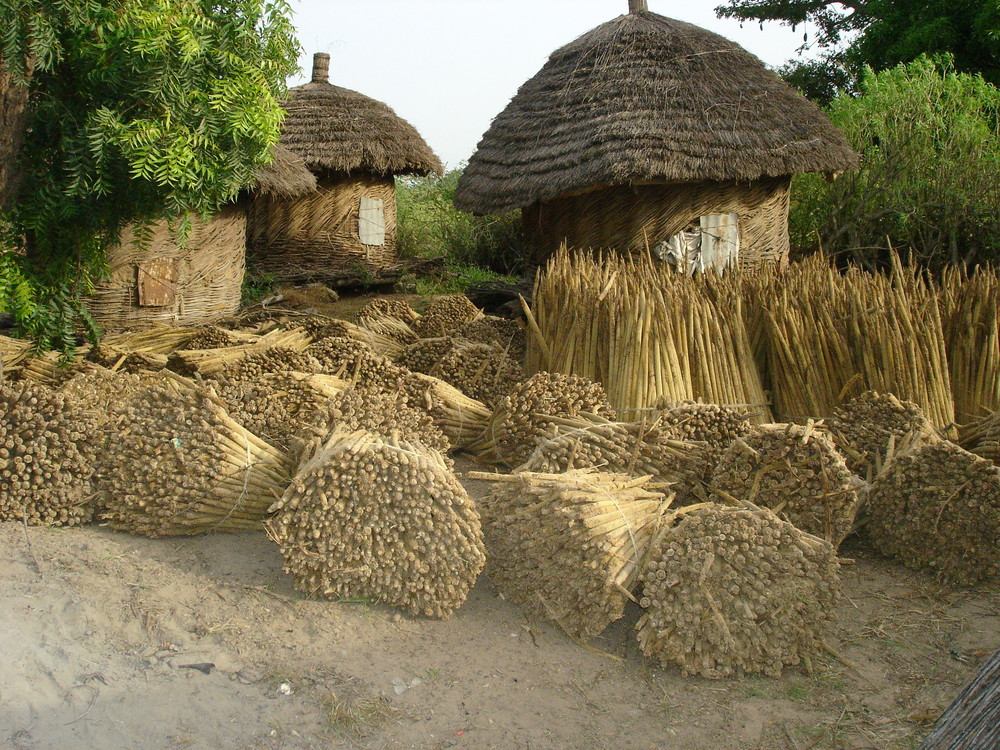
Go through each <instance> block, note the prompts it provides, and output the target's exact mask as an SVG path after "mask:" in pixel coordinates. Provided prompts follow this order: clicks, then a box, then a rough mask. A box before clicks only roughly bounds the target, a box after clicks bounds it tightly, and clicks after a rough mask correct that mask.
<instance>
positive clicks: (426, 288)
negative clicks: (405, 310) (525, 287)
mask: <svg viewBox="0 0 1000 750" xmlns="http://www.w3.org/2000/svg"><path fill="white" fill-rule="evenodd" d="M492 281H496V282H500V283H503V284H515V283H517V277H516V276H506V275H503V274H499V273H497V272H496V271H491V270H489V269H486V268H480V267H479V266H474V265H471V264H468V263H460V262H457V261H453V260H450V259H449V260H448V262H447V264H446V272H445V273H444V274H442V275H439V276H425V277H422V278H418V279H416V282H415V286H416V293H417V294H420V295H423V296H427V295H433V294H460V293H461V292H464V291H465V290H466V289H468V288H469V287H471V286H475V285H477V284H485V283H488V282H492Z"/></svg>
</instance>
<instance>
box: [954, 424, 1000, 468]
mask: <svg viewBox="0 0 1000 750" xmlns="http://www.w3.org/2000/svg"><path fill="white" fill-rule="evenodd" d="M961 446H962V447H963V448H965V449H966V450H968V451H971V452H972V453H975V454H976V455H977V456H982V457H983V458H988V459H990V460H991V461H992V462H993V463H995V464H998V465H1000V411H994V412H990V413H989V414H987V415H985V416H983V417H980V418H979V419H977V420H975V421H974V422H972V423H971V424H968V425H965V426H964V427H963V428H962V431H961Z"/></svg>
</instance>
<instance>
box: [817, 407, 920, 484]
mask: <svg viewBox="0 0 1000 750" xmlns="http://www.w3.org/2000/svg"><path fill="white" fill-rule="evenodd" d="M828 424H829V427H830V432H831V433H832V434H833V439H834V441H835V442H836V443H837V448H839V449H840V452H841V453H842V454H843V456H844V458H845V459H846V461H847V468H848V469H850V470H851V471H852V472H854V473H855V474H857V475H858V476H860V477H865V478H869V479H870V478H871V477H873V476H874V475H875V474H877V473H878V471H879V469H880V468H881V467H882V463H883V461H884V460H885V457H886V455H888V453H889V452H890V450H892V446H893V445H894V444H895V443H897V442H898V441H900V440H902V439H903V438H904V437H906V436H907V435H909V434H910V433H912V432H916V431H923V432H926V433H927V434H928V435H930V434H932V433H933V427H931V425H930V423H929V422H928V421H927V418H926V417H925V416H924V413H923V411H922V410H921V408H920V407H919V406H917V405H916V404H915V403H913V402H912V401H900V400H899V399H898V398H896V397H895V396H894V395H893V394H891V393H883V394H879V393H877V392H875V391H865V392H864V393H862V394H861V395H859V396H855V397H854V398H852V399H851V400H850V401H848V402H846V403H845V404H842V405H841V406H838V407H837V408H835V409H834V410H833V417H832V418H831V419H830V420H829V423H828Z"/></svg>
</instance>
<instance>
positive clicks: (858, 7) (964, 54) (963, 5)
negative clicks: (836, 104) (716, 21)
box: [715, 0, 1000, 90]
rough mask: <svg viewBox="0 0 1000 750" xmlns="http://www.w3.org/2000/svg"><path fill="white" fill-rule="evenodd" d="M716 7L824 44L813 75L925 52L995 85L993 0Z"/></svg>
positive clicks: (998, 27)
mask: <svg viewBox="0 0 1000 750" xmlns="http://www.w3.org/2000/svg"><path fill="white" fill-rule="evenodd" d="M715 11H716V13H717V14H718V15H720V16H723V17H728V18H735V19H737V20H740V21H753V22H758V23H761V24H762V25H763V22H765V21H777V22H779V23H781V24H782V25H785V26H791V27H792V28H793V29H797V28H798V27H799V26H801V27H803V37H802V39H803V48H806V47H808V46H810V45H811V44H815V45H817V46H818V47H819V48H820V49H822V50H824V51H825V53H824V54H823V55H822V57H821V59H820V63H821V65H820V66H819V67H818V68H814V69H813V70H812V71H811V73H812V74H813V75H814V76H815V74H817V73H820V74H821V73H824V72H825V73H828V74H834V75H836V73H835V71H836V70H838V69H840V70H846V71H848V72H849V73H850V74H851V76H852V78H853V79H854V83H858V82H860V80H861V77H862V76H863V75H864V71H865V68H866V67H870V68H872V69H873V70H875V71H879V70H885V69H888V68H891V67H893V66H895V65H897V64H899V63H905V62H911V61H913V60H916V59H917V58H918V57H920V56H921V55H924V54H927V55H937V54H950V55H951V56H952V57H953V59H954V66H955V68H956V69H957V70H959V71H961V72H968V73H980V74H982V76H983V77H984V78H985V79H986V80H987V81H989V82H991V83H994V84H1000V3H998V2H997V0H986V1H985V2H984V0H848V1H847V2H840V1H839V0H727V3H726V4H725V5H722V6H719V7H717V8H716V9H715ZM832 80H833V79H831V81H830V82H832ZM830 82H828V84H827V85H825V86H821V87H820V89H821V90H822V89H824V88H828V86H829V83H830Z"/></svg>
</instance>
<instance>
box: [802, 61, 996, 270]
mask: <svg viewBox="0 0 1000 750" xmlns="http://www.w3.org/2000/svg"><path fill="white" fill-rule="evenodd" d="M830 116H831V118H832V119H833V121H834V122H835V123H836V124H837V125H838V126H839V127H840V128H841V129H842V130H843V131H844V133H845V135H846V136H847V138H848V139H849V140H850V142H851V144H852V145H853V146H854V148H855V150H857V151H858V153H859V154H861V157H862V166H861V168H860V169H859V170H857V171H855V172H850V173H848V174H846V175H843V176H841V177H840V178H839V179H838V180H836V181H835V182H834V183H833V184H827V183H826V182H825V181H824V179H823V177H822V176H820V175H798V176H797V177H796V178H795V179H794V181H793V188H792V208H791V217H790V231H791V238H792V245H793V247H795V248H796V249H798V250H800V251H801V250H804V249H811V248H815V247H816V246H817V245H822V247H823V248H824V249H825V250H826V251H827V252H828V253H830V254H834V255H838V256H847V257H848V258H851V259H853V260H855V261H856V262H859V263H861V264H863V265H866V266H868V267H874V266H879V265H883V264H884V263H885V262H886V261H887V259H888V256H889V251H890V248H894V249H895V250H897V251H899V252H900V253H902V254H904V255H907V254H908V255H909V256H910V258H911V259H912V260H914V261H919V262H922V263H923V264H925V265H928V266H930V267H932V268H939V267H941V266H943V265H945V264H947V263H962V264H966V265H975V264H977V263H982V262H986V261H989V260H994V259H996V258H997V257H998V253H1000V137H998V119H1000V90H998V89H997V88H995V87H994V86H992V85H990V84H988V83H986V82H985V81H984V80H983V79H982V78H981V77H980V76H977V75H970V74H965V73H956V72H954V70H953V69H951V67H950V65H949V63H948V61H947V60H945V61H944V62H943V63H941V64H936V63H935V62H934V61H932V60H929V59H928V58H926V57H923V58H921V59H919V60H916V61H914V62H912V63H908V64H905V65H899V66H897V67H895V68H891V69H889V70H885V71H883V72H881V73H878V74H875V73H873V72H872V71H871V70H868V71H866V73H865V75H864V77H863V80H862V83H861V87H860V95H859V96H856V97H852V96H848V95H845V94H841V95H840V96H839V97H837V98H836V99H835V100H834V101H833V103H832V105H831V107H830Z"/></svg>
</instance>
